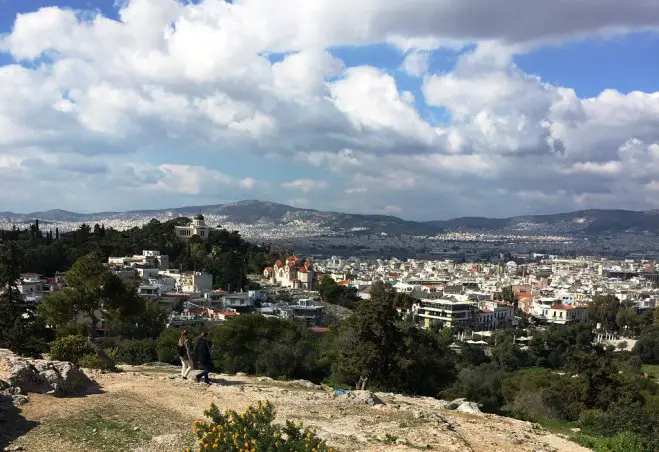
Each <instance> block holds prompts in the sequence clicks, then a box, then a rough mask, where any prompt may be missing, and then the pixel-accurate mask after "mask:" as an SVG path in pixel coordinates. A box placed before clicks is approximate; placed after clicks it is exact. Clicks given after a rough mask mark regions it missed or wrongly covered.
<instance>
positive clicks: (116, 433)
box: [42, 394, 194, 451]
mask: <svg viewBox="0 0 659 452" xmlns="http://www.w3.org/2000/svg"><path fill="white" fill-rule="evenodd" d="M42 430H43V431H42V433H44V434H46V435H48V436H56V437H58V438H62V439H65V440H67V441H69V442H71V443H73V444H75V445H77V446H80V447H82V448H83V449H84V450H86V451H128V450H133V449H135V448H136V447H138V446H140V445H143V444H147V443H149V441H150V440H151V439H152V438H153V437H154V436H159V435H165V434H176V435H177V436H178V437H179V438H180V440H181V442H182V443H186V444H187V445H192V444H194V441H193V438H192V435H191V428H190V425H189V422H187V421H186V420H185V419H184V418H182V416H181V415H180V414H178V413H176V412H173V411H170V410H167V409H163V408H162V407H157V406H150V405H149V404H145V403H141V402H140V401H136V400H135V399H133V398H131V397H129V396H127V395H123V394H116V395H113V398H112V400H108V399H105V400H102V401H100V403H98V404H96V406H95V407H94V408H90V409H85V410H81V411H76V412H73V413H71V414H70V415H69V416H67V417H66V418H60V419H56V420H53V421H52V422H49V423H47V424H44V425H43V429H42Z"/></svg>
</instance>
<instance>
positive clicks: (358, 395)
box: [350, 391, 384, 406]
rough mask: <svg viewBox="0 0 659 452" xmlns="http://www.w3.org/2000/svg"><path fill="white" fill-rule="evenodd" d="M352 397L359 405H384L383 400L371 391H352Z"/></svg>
mask: <svg viewBox="0 0 659 452" xmlns="http://www.w3.org/2000/svg"><path fill="white" fill-rule="evenodd" d="M350 395H351V398H352V399H353V401H354V402H355V403H357V404H359V405H370V406H375V405H384V402H383V401H382V399H381V398H379V397H378V396H376V395H375V394H373V393H372V392H371V391H352V392H351V393H350Z"/></svg>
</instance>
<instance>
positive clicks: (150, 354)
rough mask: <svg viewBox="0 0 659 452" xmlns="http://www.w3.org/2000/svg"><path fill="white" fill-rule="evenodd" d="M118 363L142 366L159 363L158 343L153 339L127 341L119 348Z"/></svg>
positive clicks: (121, 343) (122, 342)
mask: <svg viewBox="0 0 659 452" xmlns="http://www.w3.org/2000/svg"><path fill="white" fill-rule="evenodd" d="M116 356H117V362H120V363H123V364H130V365H140V364H146V363H152V362H155V361H157V359H158V355H157V353H156V342H155V341H154V340H153V339H126V340H123V341H120V342H119V346H118V347H117V355H116Z"/></svg>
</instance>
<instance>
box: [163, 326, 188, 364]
mask: <svg viewBox="0 0 659 452" xmlns="http://www.w3.org/2000/svg"><path fill="white" fill-rule="evenodd" d="M180 334H181V330H180V329H178V328H167V329H166V330H165V331H163V332H162V333H160V336H159V337H158V340H157V342H156V354H157V356H158V361H160V362H162V363H169V364H179V357H178V350H177V348H178V338H179V335H180ZM190 342H191V344H190V345H191V347H194V343H192V342H193V341H192V339H191V341H190Z"/></svg>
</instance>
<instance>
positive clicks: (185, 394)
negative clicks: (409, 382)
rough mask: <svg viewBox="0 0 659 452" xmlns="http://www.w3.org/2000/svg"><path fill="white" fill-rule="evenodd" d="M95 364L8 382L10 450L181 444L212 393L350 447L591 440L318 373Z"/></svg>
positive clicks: (492, 447) (0, 439)
mask: <svg viewBox="0 0 659 452" xmlns="http://www.w3.org/2000/svg"><path fill="white" fill-rule="evenodd" d="M1 367H2V366H1V365H0V380H2V379H4V378H3V375H2V369H1ZM87 373H88V374H89V375H90V377H91V378H92V380H93V381H94V382H95V383H96V384H97V385H98V386H97V387H95V386H92V389H91V390H90V391H88V392H87V393H80V392H78V393H71V395H69V396H67V397H55V395H53V394H45V393H44V394H40V393H29V394H27V396H25V395H22V397H17V398H16V399H15V400H13V404H12V397H14V396H13V395H12V394H7V391H8V390H9V388H5V389H4V391H5V398H4V399H3V400H4V402H5V403H4V405H2V406H4V409H0V432H3V434H2V435H0V445H2V447H0V450H2V448H4V447H6V448H7V450H25V451H44V450H48V451H159V452H164V451H177V450H181V449H182V448H183V447H186V446H194V437H193V435H192V434H191V431H192V423H193V421H194V420H195V419H198V418H200V417H202V416H203V411H204V409H206V408H207V407H208V406H209V405H210V404H211V403H212V402H214V403H215V404H216V405H218V406H219V407H220V408H222V409H227V408H229V409H235V410H239V411H240V410H242V409H244V408H245V407H246V406H247V405H249V404H254V403H256V402H257V401H259V400H270V401H271V402H272V403H273V404H274V405H275V407H276V409H277V412H278V421H284V420H285V419H294V420H296V421H298V420H299V421H302V422H304V423H305V424H308V425H313V426H315V427H316V428H317V430H318V433H319V435H320V436H322V437H323V438H325V439H326V440H327V441H328V443H329V444H330V445H332V446H335V447H336V448H337V449H338V450H343V451H385V450H400V451H403V450H419V449H424V450H438V451H488V452H494V451H582V450H586V449H584V448H582V447H580V446H578V445H577V444H575V443H572V442H570V441H568V440H566V439H565V438H562V437H559V436H556V435H553V434H549V433H547V432H546V431H544V430H543V429H542V428H540V427H539V426H537V425H534V424H531V423H528V422H522V421H517V420H513V419H509V418H504V417H499V416H494V415H488V414H481V413H477V412H476V413H470V412H468V411H478V410H477V408H476V407H475V406H474V405H472V404H469V403H460V401H457V402H456V403H454V404H451V403H449V402H443V401H439V400H436V399H432V398H416V397H414V398H413V397H405V396H400V395H395V394H380V393H378V394H371V393H368V392H358V393H350V394H347V395H337V394H335V393H334V392H333V391H331V390H329V388H324V387H320V386H316V385H313V384H311V383H309V382H303V381H302V382H277V381H272V380H270V379H267V378H253V377H247V376H242V375H237V376H224V375H222V376H216V378H215V379H214V382H213V384H212V385H211V386H206V385H204V384H197V383H194V382H193V381H190V380H188V381H184V380H182V379H181V378H180V377H179V376H178V369H177V368H175V367H171V366H139V367H124V368H123V371H122V372H120V373H100V372H93V371H88V372H87ZM5 381H6V380H5ZM5 386H6V385H5ZM11 391H17V390H16V389H15V388H14V389H11ZM46 392H47V391H46ZM9 406H11V408H8V407H9ZM456 407H459V410H461V411H459V410H458V409H456Z"/></svg>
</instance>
